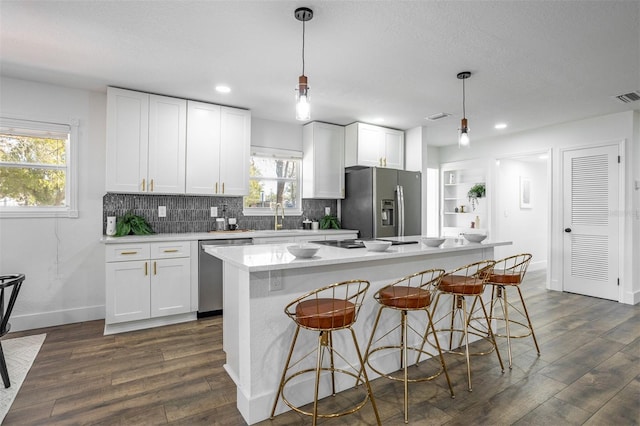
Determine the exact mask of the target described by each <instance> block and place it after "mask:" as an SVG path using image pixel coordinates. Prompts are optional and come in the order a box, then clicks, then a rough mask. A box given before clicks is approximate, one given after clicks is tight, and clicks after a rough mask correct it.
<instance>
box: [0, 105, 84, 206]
mask: <svg viewBox="0 0 640 426" xmlns="http://www.w3.org/2000/svg"><path fill="white" fill-rule="evenodd" d="M76 135H77V123H73V124H71V125H69V124H58V123H49V122H43V121H32V120H23V119H14V118H5V117H0V216H1V217H77V216H78V210H77V190H76V179H75V176H76V174H77V172H76V170H75V164H74V161H73V158H74V156H75V152H74V149H73V148H74V145H75V143H74V142H75V139H76Z"/></svg>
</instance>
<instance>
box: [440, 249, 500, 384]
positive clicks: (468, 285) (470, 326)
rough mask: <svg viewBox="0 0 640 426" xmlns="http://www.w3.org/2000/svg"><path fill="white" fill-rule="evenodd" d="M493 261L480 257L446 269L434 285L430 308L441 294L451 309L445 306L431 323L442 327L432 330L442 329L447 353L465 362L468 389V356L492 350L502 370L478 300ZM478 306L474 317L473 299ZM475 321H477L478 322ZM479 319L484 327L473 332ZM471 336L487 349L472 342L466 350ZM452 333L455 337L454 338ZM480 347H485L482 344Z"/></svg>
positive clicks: (469, 381)
mask: <svg viewBox="0 0 640 426" xmlns="http://www.w3.org/2000/svg"><path fill="white" fill-rule="evenodd" d="M494 263H495V262H494V261H493V260H482V261H480V262H475V263H471V264H469V265H465V266H461V267H458V268H456V269H454V270H452V271H449V272H447V273H446V274H445V275H444V276H443V277H442V279H441V280H440V284H439V285H438V295H437V297H436V302H435V304H434V307H433V312H434V313H439V312H438V311H437V308H438V305H439V302H440V298H441V297H442V296H452V300H451V309H449V310H448V311H447V312H446V313H444V315H442V316H441V317H440V318H439V319H437V320H435V321H434V324H443V325H442V328H439V329H438V330H436V333H443V332H446V334H447V335H448V338H449V339H448V340H449V344H448V346H449V350H448V352H449V353H453V354H459V355H464V356H465V358H466V363H467V383H468V389H469V391H471V390H472V388H471V357H470V356H471V355H485V354H488V353H490V352H493V351H495V352H496V355H497V357H498V362H499V363H500V368H501V369H502V371H504V365H503V364H502V358H501V357H500V352H499V351H498V345H496V340H495V337H494V335H493V331H492V329H491V322H490V321H489V315H488V314H487V311H486V309H485V307H484V304H483V303H482V295H483V293H484V289H485V284H486V282H487V279H489V277H490V276H491V272H492V270H493V265H494ZM467 298H472V299H473V304H472V305H471V309H468V305H467V301H466V299H467ZM478 301H479V302H480V303H478V304H477V305H478V306H480V307H481V308H482V314H481V315H479V317H478V318H475V317H474V316H473V314H474V312H475V311H474V308H475V307H476V302H478ZM478 320H479V321H478ZM480 322H482V326H483V327H484V330H483V331H482V332H480V331H476V328H475V325H474V324H475V323H480ZM470 334H471V335H474V336H476V337H478V338H480V339H481V340H484V341H485V342H488V344H489V345H488V346H489V349H480V348H481V346H479V345H474V352H473V353H472V352H471V351H470V349H469V335H470ZM454 336H456V337H457V336H459V338H458V339H455V342H456V343H455V344H454ZM484 346H487V345H486V344H485V345H484Z"/></svg>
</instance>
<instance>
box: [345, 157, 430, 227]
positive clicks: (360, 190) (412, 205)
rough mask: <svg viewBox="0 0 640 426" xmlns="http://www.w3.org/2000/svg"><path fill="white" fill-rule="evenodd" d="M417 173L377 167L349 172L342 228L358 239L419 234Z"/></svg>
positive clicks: (419, 209) (347, 173) (418, 178)
mask: <svg viewBox="0 0 640 426" xmlns="http://www.w3.org/2000/svg"><path fill="white" fill-rule="evenodd" d="M421 182H422V178H421V173H420V172H409V171H405V170H395V169H384V168H377V167H365V168H360V167H356V168H348V169H347V171H346V175H345V198H344V200H342V227H343V228H344V229H357V230H358V231H360V238H382V237H396V236H404V235H420V234H421V210H422V196H421V187H422V183H421Z"/></svg>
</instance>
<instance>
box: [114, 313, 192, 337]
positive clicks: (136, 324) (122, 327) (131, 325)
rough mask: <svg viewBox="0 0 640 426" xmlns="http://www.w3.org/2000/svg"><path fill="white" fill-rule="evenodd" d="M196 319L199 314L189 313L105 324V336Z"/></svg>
mask: <svg viewBox="0 0 640 426" xmlns="http://www.w3.org/2000/svg"><path fill="white" fill-rule="evenodd" d="M196 319H198V318H197V312H189V313H186V314H177V315H169V316H166V317H157V318H149V319H144V320H139V321H128V322H121V323H115V324H105V326H104V335H105V336H106V335H108V334H116V333H125V332H127V331H134V330H143V329H145V328H153V327H160V326H163V325H171V324H179V323H181V322H188V321H195V320H196Z"/></svg>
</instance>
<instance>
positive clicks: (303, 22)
mask: <svg viewBox="0 0 640 426" xmlns="http://www.w3.org/2000/svg"><path fill="white" fill-rule="evenodd" d="M304 24H305V21H302V75H304Z"/></svg>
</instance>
